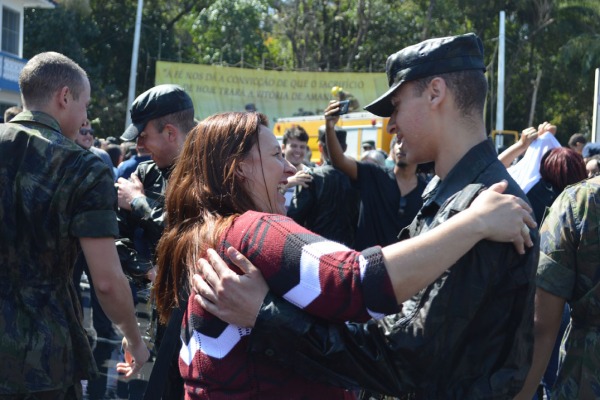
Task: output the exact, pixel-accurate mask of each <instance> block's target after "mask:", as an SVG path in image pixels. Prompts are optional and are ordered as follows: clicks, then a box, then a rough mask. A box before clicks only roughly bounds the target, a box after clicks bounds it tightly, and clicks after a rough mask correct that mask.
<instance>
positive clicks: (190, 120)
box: [154, 108, 196, 135]
mask: <svg viewBox="0 0 600 400" xmlns="http://www.w3.org/2000/svg"><path fill="white" fill-rule="evenodd" d="M167 124H170V125H174V126H176V127H177V128H178V129H179V130H180V131H181V132H182V133H183V134H184V135H187V134H188V132H189V131H191V130H192V129H193V128H194V127H195V126H196V120H195V119H194V109H193V108H189V109H187V110H183V111H177V112H174V113H172V114H167V115H163V116H162V117H158V118H156V120H154V126H155V127H156V129H157V130H158V131H159V132H161V131H162V130H163V129H165V126H167Z"/></svg>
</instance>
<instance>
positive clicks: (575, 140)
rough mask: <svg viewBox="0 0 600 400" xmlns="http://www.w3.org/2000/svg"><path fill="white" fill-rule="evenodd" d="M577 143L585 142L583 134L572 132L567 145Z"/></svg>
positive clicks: (571, 145) (570, 145)
mask: <svg viewBox="0 0 600 400" xmlns="http://www.w3.org/2000/svg"><path fill="white" fill-rule="evenodd" d="M577 143H583V144H586V143H587V139H586V138H585V136H584V135H583V134H582V133H574V134H572V135H571V137H570V138H569V143H568V145H569V147H574V146H576V145H577Z"/></svg>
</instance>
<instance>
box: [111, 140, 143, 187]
mask: <svg viewBox="0 0 600 400" xmlns="http://www.w3.org/2000/svg"><path fill="white" fill-rule="evenodd" d="M125 143H127V142H125ZM129 152H131V153H133V154H132V155H131V156H130V157H129V158H127V159H126V160H124V161H123V162H122V163H121V164H119V166H118V167H117V179H119V178H125V179H129V177H130V176H131V174H132V173H134V172H135V170H136V169H137V166H138V165H139V164H140V163H142V162H144V161H149V160H151V157H150V154H148V153H147V152H146V150H145V149H144V148H143V147H140V148H137V146H136V145H135V143H133V147H132V148H130V150H129Z"/></svg>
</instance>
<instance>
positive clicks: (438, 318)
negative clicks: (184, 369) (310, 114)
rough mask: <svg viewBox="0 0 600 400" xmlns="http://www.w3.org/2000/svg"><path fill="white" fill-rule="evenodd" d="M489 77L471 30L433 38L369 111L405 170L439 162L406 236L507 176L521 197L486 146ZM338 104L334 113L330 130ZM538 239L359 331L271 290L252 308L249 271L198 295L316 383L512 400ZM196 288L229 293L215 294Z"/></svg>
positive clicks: (449, 279) (474, 264) (519, 380)
mask: <svg viewBox="0 0 600 400" xmlns="http://www.w3.org/2000/svg"><path fill="white" fill-rule="evenodd" d="M484 69H485V66H484V61H483V46H482V43H481V40H480V39H479V38H478V37H477V36H475V35H474V34H467V35H461V36H454V37H446V38H439V39H431V40H426V41H424V42H422V43H419V44H417V45H414V46H410V47H407V48H405V49H403V50H400V51H399V52H397V53H395V54H393V55H392V56H390V57H389V59H388V61H387V64H386V71H387V75H388V80H389V86H390V88H389V90H388V91H387V92H386V93H385V94H384V95H382V96H381V97H380V98H379V99H377V100H376V101H374V102H373V103H371V104H370V105H368V106H367V107H366V109H367V110H369V111H371V112H372V113H374V114H376V115H380V116H385V117H390V124H389V126H388V129H389V131H390V133H392V134H395V135H396V136H397V138H398V141H399V142H400V146H401V147H402V149H403V151H404V152H405V153H406V157H407V161H408V162H412V163H425V162H430V161H434V162H435V169H436V171H435V172H436V174H437V176H436V177H434V178H433V180H432V181H431V182H430V184H429V185H428V187H427V189H426V190H425V192H424V205H423V208H422V209H421V211H420V213H419V214H418V215H417V217H416V218H415V220H414V222H413V224H412V225H411V226H410V227H409V228H407V229H406V230H405V231H403V237H404V238H408V237H413V236H415V235H419V234H421V233H423V232H426V231H428V230H430V229H432V228H433V227H434V226H436V225H438V224H441V223H443V222H444V221H445V220H447V219H448V218H451V217H452V216H453V215H454V214H456V213H457V212H460V211H461V210H463V209H464V208H465V207H466V206H468V204H470V202H471V201H472V200H473V198H474V197H475V196H476V195H477V194H478V192H479V190H480V189H481V187H482V186H490V185H492V184H493V183H496V182H499V181H501V180H503V179H504V180H506V181H507V182H508V187H507V189H506V192H508V193H512V194H514V195H516V196H518V197H520V198H521V199H525V195H524V194H523V192H522V191H521V189H520V188H519V187H518V185H517V184H516V183H515V182H514V181H513V180H512V179H511V178H510V176H509V175H508V173H507V172H506V168H504V166H503V165H502V164H501V163H500V162H499V161H498V159H497V154H496V152H495V150H494V147H493V144H492V143H491V142H490V141H489V140H488V139H487V138H486V133H485V126H484V123H483V105H484V101H485V97H486V92H487V81H486V78H485V76H484ZM337 108H338V107H337V104H336V103H333V104H331V105H330V106H329V107H328V108H327V109H326V111H325V115H326V118H327V123H328V124H331V123H333V121H334V120H335V117H332V115H333V114H335V112H336V111H337ZM522 230H523V234H526V233H527V234H529V230H528V229H527V227H526V226H523V228H522ZM532 236H533V242H534V246H532V247H531V248H529V249H527V250H526V251H523V252H517V251H515V249H514V248H513V246H511V245H510V244H505V243H504V244H503V243H495V242H490V241H487V240H484V241H481V242H479V243H478V244H477V245H475V247H473V248H472V249H471V250H470V251H469V252H468V253H467V254H466V255H465V256H463V257H462V258H461V259H460V260H459V261H458V262H457V263H456V264H455V265H454V266H453V267H452V268H451V269H450V270H448V271H446V273H444V274H443V275H442V276H441V277H440V278H439V279H438V280H437V281H436V282H434V283H433V284H431V285H430V286H428V287H427V288H426V289H424V290H422V291H421V292H420V293H419V294H417V295H416V296H414V297H413V298H412V299H410V300H409V301H407V302H405V303H404V304H403V309H402V312H401V313H399V314H397V315H393V316H388V317H385V318H384V319H382V320H379V321H374V320H372V321H370V322H369V323H367V324H362V325H361V324H343V325H339V324H328V323H324V322H323V321H322V320H317V319H315V318H313V317H311V316H309V315H307V314H305V313H303V312H302V311H300V310H299V309H297V308H295V307H294V306H292V305H291V304H289V303H287V302H285V301H283V300H282V299H280V298H278V297H275V296H273V295H272V294H267V295H266V297H264V300H263V302H262V306H260V305H259V304H257V302H256V301H254V300H255V299H256V298H260V299H263V298H262V297H261V296H260V295H263V294H264V293H265V290H264V289H261V290H260V291H254V292H253V293H257V292H259V293H260V295H258V294H256V295H254V296H249V295H248V293H252V291H253V290H255V289H257V288H258V286H259V285H254V284H252V285H251V283H253V282H256V281H258V280H259V279H257V275H258V274H256V273H255V272H256V271H254V270H252V269H251V268H249V267H247V266H244V270H245V271H247V272H249V275H247V276H248V279H243V280H240V279H237V278H236V276H233V274H231V273H230V272H229V270H227V269H225V268H221V266H222V265H221V264H219V263H218V262H217V263H215V264H214V265H215V266H217V268H216V270H217V271H218V273H217V274H215V273H214V271H211V270H208V269H207V267H206V265H204V264H203V267H202V273H203V276H204V277H205V279H206V281H201V280H200V279H199V278H200V277H199V276H198V275H196V277H195V278H196V279H197V281H196V282H197V283H196V290H198V291H200V293H201V294H202V298H203V299H204V300H203V301H202V302H201V303H202V304H205V306H206V307H207V308H208V309H209V311H211V312H213V313H215V314H216V315H218V316H219V317H220V318H222V319H225V320H227V321H228V322H230V323H238V324H240V325H242V326H244V325H245V326H247V325H252V323H254V329H253V331H252V335H251V338H252V341H251V346H250V351H251V352H252V353H255V354H263V355H266V356H268V357H271V359H273V361H274V362H275V361H277V362H280V363H282V364H285V365H288V366H290V367H292V368H294V369H295V370H296V371H299V372H302V373H303V374H306V375H308V376H311V377H314V378H315V379H318V380H320V381H326V382H329V383H331V384H335V385H341V386H345V387H356V388H359V387H363V388H368V389H369V390H372V391H374V392H377V393H385V394H391V395H395V396H400V397H402V396H406V397H405V398H411V399H492V398H493V399H510V398H512V397H513V396H514V395H515V394H516V393H518V392H519V389H520V388H521V386H522V385H523V382H524V379H525V376H526V374H527V371H528V369H529V366H530V363H531V355H532V345H533V336H532V324H533V294H534V290H535V285H534V277H535V268H536V265H537V260H538V252H539V242H538V237H537V231H534V232H532ZM456 240H459V238H456ZM239 264H240V265H244V264H243V263H241V262H240V263H239ZM217 278H218V279H217ZM199 282H201V283H204V282H208V284H209V285H210V287H215V286H216V287H219V288H221V290H219V293H218V295H217V293H216V292H215V291H211V290H210V288H209V286H207V285H206V284H204V285H202V284H201V283H199ZM223 287H225V288H227V290H222V288H223ZM259 308H260V310H258V309H259ZM257 311H259V312H258V315H257V314H256V313H257ZM403 398H404V397H403Z"/></svg>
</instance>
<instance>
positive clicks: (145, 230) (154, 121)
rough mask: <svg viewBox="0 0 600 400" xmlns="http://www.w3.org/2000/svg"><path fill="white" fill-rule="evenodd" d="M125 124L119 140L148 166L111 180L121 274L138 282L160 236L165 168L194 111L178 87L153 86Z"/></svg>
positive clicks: (138, 100) (137, 101)
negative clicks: (142, 153)
mask: <svg viewBox="0 0 600 400" xmlns="http://www.w3.org/2000/svg"><path fill="white" fill-rule="evenodd" d="M131 120H132V124H131V125H130V126H129V127H128V128H127V130H126V131H125V132H124V133H123V135H122V136H121V139H123V140H125V141H133V140H137V143H138V147H143V148H144V149H146V150H147V151H148V152H149V153H150V154H151V156H152V161H146V162H142V163H140V164H139V165H138V167H137V169H136V171H135V173H133V174H132V175H131V176H130V178H129V179H124V178H120V179H119V180H118V181H117V184H116V186H117V188H118V200H119V208H120V214H119V232H120V239H119V240H118V242H117V248H118V249H119V256H120V257H121V263H122V264H123V268H124V269H125V271H126V272H129V273H130V274H132V275H133V276H134V277H135V278H141V279H143V277H144V276H145V274H146V273H147V272H148V271H149V270H150V269H151V267H152V261H153V252H154V249H155V247H156V243H157V242H158V240H159V239H160V236H161V234H162V230H163V221H164V215H163V207H164V192H165V188H166V183H167V180H168V179H169V174H170V170H171V167H172V166H173V163H174V162H175V159H176V157H177V156H178V155H179V152H180V151H181V148H182V146H183V142H184V141H185V137H186V135H187V133H188V132H189V131H190V129H191V128H193V127H194V124H195V122H194V106H193V104H192V100H191V98H190V97H189V96H188V94H187V93H185V91H184V90H183V89H182V88H180V87H179V86H175V85H159V86H155V87H153V88H152V89H149V90H147V91H146V92H144V93H142V94H141V95H139V96H138V97H137V98H136V99H135V101H134V102H133V104H132V106H131ZM140 243H143V246H140V245H139V244H140ZM140 274H141V276H140Z"/></svg>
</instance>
